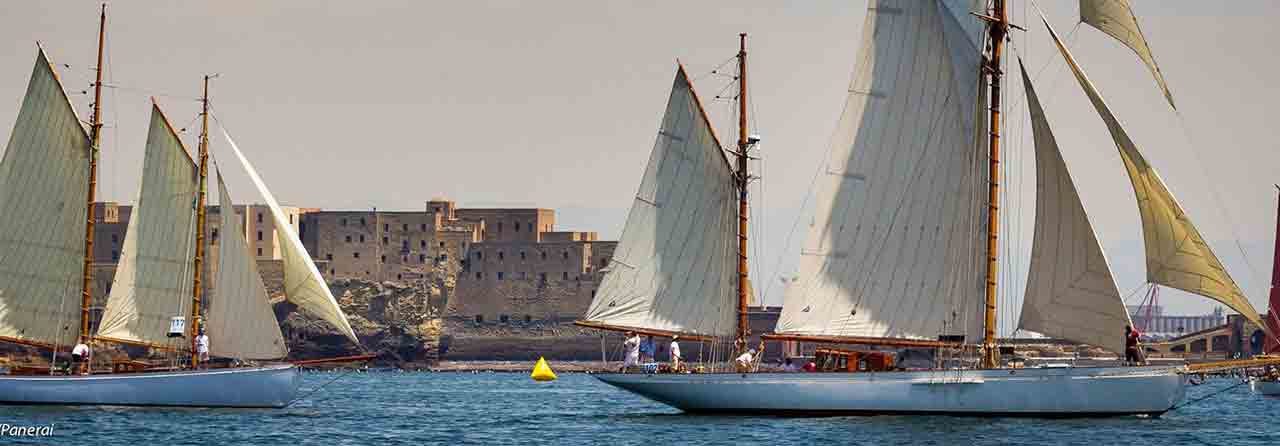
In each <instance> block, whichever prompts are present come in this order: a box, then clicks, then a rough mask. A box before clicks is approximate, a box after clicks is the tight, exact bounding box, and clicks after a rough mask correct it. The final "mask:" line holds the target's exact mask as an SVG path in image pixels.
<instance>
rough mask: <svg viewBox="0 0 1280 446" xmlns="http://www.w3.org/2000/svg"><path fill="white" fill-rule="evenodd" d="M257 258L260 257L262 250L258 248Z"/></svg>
mask: <svg viewBox="0 0 1280 446" xmlns="http://www.w3.org/2000/svg"><path fill="white" fill-rule="evenodd" d="M258 257H262V248H258Z"/></svg>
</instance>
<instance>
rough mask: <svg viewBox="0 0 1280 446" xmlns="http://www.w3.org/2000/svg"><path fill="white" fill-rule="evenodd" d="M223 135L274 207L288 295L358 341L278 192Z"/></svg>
mask: <svg viewBox="0 0 1280 446" xmlns="http://www.w3.org/2000/svg"><path fill="white" fill-rule="evenodd" d="M222 136H223V137H224V138H226V139H227V143H228V144H229V145H230V146H231V150H232V151H234V152H235V154H236V158H238V159H239V160H240V164H242V165H243V166H244V170H245V172H246V173H248V174H249V178H250V179H252V180H253V185H254V186H256V187H257V188H258V192H259V193H261V194H262V199H263V200H265V201H266V202H267V207H269V208H271V218H272V219H273V220H274V222H275V226H276V230H277V231H279V232H280V233H281V234H280V242H281V249H280V250H281V252H282V257H283V264H284V293H285V298H286V299H288V300H289V302H293V304H294V305H297V306H298V308H300V309H302V310H303V311H306V312H308V313H311V314H312V315H315V316H316V317H319V318H320V319H323V320H325V321H327V322H329V323H330V324H332V325H333V326H334V328H337V329H338V332H339V333H342V334H343V335H344V336H346V337H347V338H348V339H351V342H355V343H356V344H359V343H360V339H359V338H357V337H356V333H355V331H354V330H352V329H351V324H350V323H349V322H347V315H346V314H343V313H342V308H340V307H338V301H337V299H334V298H333V293H332V292H331V291H329V285H328V284H326V283H325V281H324V277H322V276H321V275H320V270H319V269H316V264H315V263H314V262H312V261H311V256H310V255H308V254H307V249H306V248H305V247H303V246H302V240H301V239H299V238H298V234H295V233H294V232H293V225H292V224H290V223H289V217H288V216H287V215H286V214H285V213H284V210H282V209H280V203H278V202H276V198H275V196H274V195H272V194H271V191H270V190H268V189H267V185H266V183H264V182H263V181H262V177H260V176H258V171H257V170H256V169H254V168H253V165H252V164H249V160H248V159H247V158H245V157H244V154H243V153H241V152H240V147H239V146H237V145H236V142H235V140H233V139H231V135H230V134H228V133H227V130H226V129H222Z"/></svg>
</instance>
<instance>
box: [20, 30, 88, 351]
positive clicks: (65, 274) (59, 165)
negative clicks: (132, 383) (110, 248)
mask: <svg viewBox="0 0 1280 446" xmlns="http://www.w3.org/2000/svg"><path fill="white" fill-rule="evenodd" d="M90 153H92V152H91V149H90V142H89V137H88V135H86V134H85V131H84V128H83V127H81V125H80V119H79V118H78V117H76V113H75V110H74V108H73V107H72V106H71V102H70V101H69V100H68V99H67V95H66V93H65V92H63V90H62V84H61V82H59V80H58V75H57V73H56V72H54V71H53V66H52V65H51V64H50V63H49V60H48V58H47V56H46V55H45V53H44V49H39V50H38V51H37V54H36V63H35V67H34V68H33V69H32V71H31V81H30V83H28V84H27V93H26V96H25V97H24V98H23V100H22V108H21V109H19V111H18V118H17V120H16V121H15V122H14V125H13V133H11V134H9V143H8V145H7V146H6V148H5V152H4V158H3V161H0V339H9V340H17V341H27V342H34V343H41V344H58V345H69V344H72V343H74V342H75V340H76V336H77V335H78V334H79V330H78V328H79V324H80V293H79V291H80V278H81V276H82V275H83V272H84V264H83V261H84V225H85V215H86V212H87V209H86V207H85V201H86V200H87V199H86V196H87V195H86V194H87V192H88V184H89V179H88V178H89V168H88V166H89V156H90Z"/></svg>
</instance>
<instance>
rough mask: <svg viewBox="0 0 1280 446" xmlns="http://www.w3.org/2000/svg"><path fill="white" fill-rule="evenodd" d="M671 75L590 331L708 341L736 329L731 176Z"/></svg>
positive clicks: (688, 89) (687, 89) (698, 110)
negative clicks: (634, 331)
mask: <svg viewBox="0 0 1280 446" xmlns="http://www.w3.org/2000/svg"><path fill="white" fill-rule="evenodd" d="M722 150H723V149H722V148H721V146H720V143H719V141H718V140H717V139H716V135H715V132H714V130H713V128H712V127H711V123H710V122H708V120H707V117H706V114H705V113H704V111H703V109H702V105H701V103H700V102H699V101H698V97H697V95H696V94H695V93H694V91H693V87H692V85H690V83H689V79H688V77H687V75H686V74H685V71H684V67H680V68H679V69H678V70H677V72H676V78H675V82H674V84H673V85H672V87H671V96H670V98H669V99H668V101H667V110H666V113H665V114H664V115H663V118H662V127H661V128H660V129H659V130H658V138H657V141H656V142H655V143H654V147H653V152H652V153H651V154H650V156H649V164H648V167H646V168H645V172H644V177H643V178H642V179H641V182H640V190H639V191H638V192H637V193H636V197H635V202H634V203H633V204H632V206H631V212H630V213H629V214H628V215H627V224H626V227H625V229H624V230H623V232H622V238H621V240H619V241H618V247H617V249H616V250H615V251H614V254H613V260H612V262H611V263H610V265H609V270H608V272H607V273H606V274H605V276H604V278H603V279H602V281H601V283H600V288H599V289H598V290H597V292H596V295H595V298H594V299H593V300H592V301H591V306H590V307H589V308H588V310H587V314H586V317H585V320H586V322H589V323H595V324H603V325H607V326H612V327H616V328H641V329H650V330H663V331H670V332H677V333H693V334H699V335H707V336H721V337H729V336H732V335H733V334H734V332H735V329H736V325H735V324H736V322H735V319H734V318H735V315H736V314H737V304H736V301H737V299H736V298H735V297H734V296H735V293H736V291H735V290H736V286H737V270H736V266H735V265H736V262H737V245H736V236H737V234H736V229H735V228H736V224H737V218H738V216H737V209H736V205H737V202H736V195H735V187H734V185H733V184H734V183H733V170H732V169H731V168H730V167H729V163H728V161H727V160H726V159H725V156H724V152H723V151H722Z"/></svg>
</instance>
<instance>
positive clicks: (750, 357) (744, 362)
mask: <svg viewBox="0 0 1280 446" xmlns="http://www.w3.org/2000/svg"><path fill="white" fill-rule="evenodd" d="M755 359H756V349H754V348H753V349H750V350H747V351H746V353H743V354H742V355H741V356H738V359H737V363H738V372H741V373H746V372H750V371H751V366H752V365H753V363H754V362H755Z"/></svg>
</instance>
